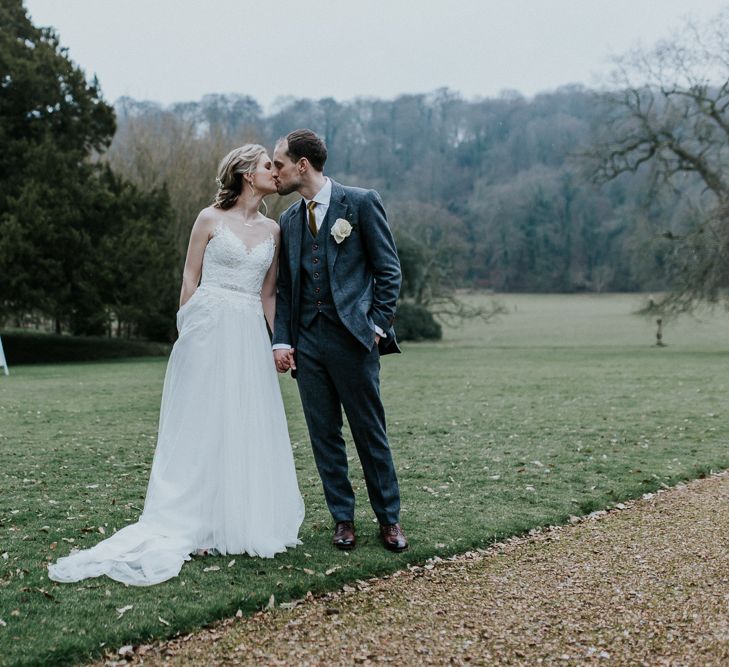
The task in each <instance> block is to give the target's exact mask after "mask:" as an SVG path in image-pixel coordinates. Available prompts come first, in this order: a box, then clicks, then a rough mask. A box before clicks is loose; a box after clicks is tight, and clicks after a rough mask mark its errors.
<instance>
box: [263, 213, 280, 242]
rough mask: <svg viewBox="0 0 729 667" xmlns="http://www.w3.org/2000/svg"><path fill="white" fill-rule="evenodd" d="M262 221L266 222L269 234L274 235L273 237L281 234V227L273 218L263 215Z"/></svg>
mask: <svg viewBox="0 0 729 667" xmlns="http://www.w3.org/2000/svg"><path fill="white" fill-rule="evenodd" d="M263 222H264V223H265V224H266V226H267V227H268V230H269V231H270V232H271V234H273V235H274V237H275V238H277V239H278V237H279V236H281V228H280V227H279V226H278V223H277V222H276V221H275V220H271V218H265V217H264V218H263Z"/></svg>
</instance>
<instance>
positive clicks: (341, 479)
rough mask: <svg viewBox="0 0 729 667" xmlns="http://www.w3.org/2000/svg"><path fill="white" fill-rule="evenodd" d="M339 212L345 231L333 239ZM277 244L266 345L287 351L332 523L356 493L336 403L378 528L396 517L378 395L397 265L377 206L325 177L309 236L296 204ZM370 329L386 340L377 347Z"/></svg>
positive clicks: (346, 513) (369, 196)
mask: <svg viewBox="0 0 729 667" xmlns="http://www.w3.org/2000/svg"><path fill="white" fill-rule="evenodd" d="M339 218H344V219H345V220H347V221H348V222H349V223H350V224H351V225H352V233H351V234H350V235H349V237H347V238H345V239H344V241H342V242H341V243H339V244H338V243H336V241H335V240H334V237H333V236H332V235H331V229H332V226H333V225H334V223H335V222H336V221H337V219H339ZM279 222H280V226H281V249H280V257H279V269H278V297H277V300H276V321H275V326H274V336H273V343H274V344H280V343H281V344H289V345H291V346H292V347H293V348H295V350H296V352H295V354H296V366H297V371H296V373H295V374H294V377H296V380H297V382H298V386H299V393H300V395H301V403H302V405H303V408H304V415H305V417H306V423H307V426H308V428H309V437H310V438H311V444H312V448H313V450H314V459H315V461H316V465H317V468H318V470H319V475H320V477H321V480H322V484H323V486H324V495H325V497H326V500H327V504H328V506H329V511H330V512H331V513H332V517H333V518H334V520H335V521H352V520H353V519H354V492H353V490H352V486H351V484H350V482H349V477H348V472H347V453H346V449H345V444H344V439H343V438H342V407H344V411H345V413H346V415H347V421H348V422H349V426H350V429H351V431H352V436H353V438H354V443H355V446H356V448H357V453H358V454H359V459H360V461H361V463H362V469H363V470H364V474H365V481H366V483H367V491H368V493H369V497H370V503H371V504H372V509H373V510H374V511H375V514H376V515H377V518H378V520H379V521H380V523H382V524H392V523H396V522H398V521H399V520H400V517H399V514H400V492H399V489H398V483H397V476H396V475H395V468H394V465H393V462H392V455H391V453H390V447H389V444H388V441H387V434H386V430H385V411H384V409H383V407H382V401H381V400H380V378H379V371H380V354H388V353H390V352H399V351H400V349H399V347H398V345H397V341H396V339H395V332H394V330H393V328H392V322H393V319H394V316H395V305H396V302H397V297H398V294H399V292H400V262H399V260H398V257H397V250H396V248H395V242H394V240H393V238H392V233H391V231H390V228H389V226H388V224H387V218H386V216H385V210H384V208H383V206H382V201H381V200H380V197H379V195H378V194H377V193H376V192H375V191H374V190H362V189H360V188H350V187H345V186H342V185H340V184H339V183H336V182H335V181H332V195H331V200H330V203H329V208H328V210H327V213H326V216H325V218H324V220H323V222H322V225H321V228H320V229H319V232H318V234H317V235H316V237H314V236H312V234H311V232H310V231H309V228H308V225H307V211H306V205H305V203H304V201H303V200H301V201H300V202H297V203H296V204H293V205H292V206H290V207H289V208H288V209H287V210H286V211H285V212H284V213H283V214H282V215H281V219H280V221H279ZM375 325H377V326H378V327H380V328H381V329H382V330H383V331H385V332H386V334H387V336H386V338H383V339H382V340H381V341H380V345H379V347H378V346H376V345H375Z"/></svg>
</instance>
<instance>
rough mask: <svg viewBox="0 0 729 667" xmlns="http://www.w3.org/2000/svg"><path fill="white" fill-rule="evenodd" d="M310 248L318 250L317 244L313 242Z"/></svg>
mask: <svg viewBox="0 0 729 667" xmlns="http://www.w3.org/2000/svg"><path fill="white" fill-rule="evenodd" d="M311 249H312V250H319V246H318V245H317V244H316V243H315V244H314V245H313V246H311Z"/></svg>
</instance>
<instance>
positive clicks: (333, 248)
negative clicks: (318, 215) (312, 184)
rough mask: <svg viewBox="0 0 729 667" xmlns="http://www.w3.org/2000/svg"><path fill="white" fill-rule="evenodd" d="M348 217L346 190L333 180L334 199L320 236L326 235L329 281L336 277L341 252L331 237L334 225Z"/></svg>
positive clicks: (330, 203) (330, 204)
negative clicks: (336, 265) (336, 266)
mask: <svg viewBox="0 0 729 667" xmlns="http://www.w3.org/2000/svg"><path fill="white" fill-rule="evenodd" d="M346 217H347V203H346V199H345V194H344V188H342V186H341V185H339V183H337V182H336V181H334V180H332V197H331V199H330V200H329V208H328V209H327V214H326V216H325V217H324V220H323V222H322V224H321V229H320V230H319V234H322V233H323V234H326V240H327V243H326V247H327V268H328V269H329V279H330V280H331V279H332V278H333V277H334V274H333V273H332V271H333V270H334V263H335V262H336V261H337V253H338V252H339V244H338V243H337V242H336V241H335V240H334V237H333V236H332V235H331V231H332V225H334V223H335V222H336V221H337V219H338V218H346Z"/></svg>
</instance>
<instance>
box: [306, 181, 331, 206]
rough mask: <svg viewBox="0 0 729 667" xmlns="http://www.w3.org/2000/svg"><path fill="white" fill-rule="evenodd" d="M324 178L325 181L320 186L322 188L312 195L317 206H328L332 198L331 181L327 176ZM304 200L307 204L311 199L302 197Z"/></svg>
mask: <svg viewBox="0 0 729 667" xmlns="http://www.w3.org/2000/svg"><path fill="white" fill-rule="evenodd" d="M325 178H326V182H325V183H324V185H323V186H322V189H321V190H319V192H317V193H316V194H315V195H314V201H315V202H316V203H317V204H318V205H319V206H329V202H330V201H331V199H332V182H331V181H330V180H329V178H328V177H325ZM304 201H305V202H306V204H308V203H309V202H310V201H311V199H304Z"/></svg>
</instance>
